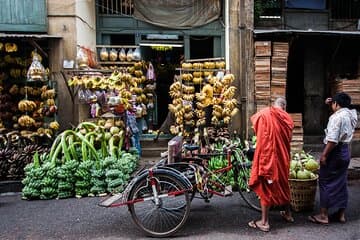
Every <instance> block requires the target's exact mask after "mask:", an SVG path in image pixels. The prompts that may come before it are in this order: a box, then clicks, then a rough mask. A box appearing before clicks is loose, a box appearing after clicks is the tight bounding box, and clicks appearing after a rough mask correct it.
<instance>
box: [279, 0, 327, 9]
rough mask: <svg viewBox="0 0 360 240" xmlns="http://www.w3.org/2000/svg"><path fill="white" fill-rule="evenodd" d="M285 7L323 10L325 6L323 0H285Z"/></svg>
mask: <svg viewBox="0 0 360 240" xmlns="http://www.w3.org/2000/svg"><path fill="white" fill-rule="evenodd" d="M285 3H286V7H287V8H305V9H317V10H323V9H325V8H326V1H325V0H311V1H309V0H287V1H285Z"/></svg>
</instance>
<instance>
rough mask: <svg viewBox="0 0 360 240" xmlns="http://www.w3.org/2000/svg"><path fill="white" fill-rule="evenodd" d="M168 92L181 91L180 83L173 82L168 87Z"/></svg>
mask: <svg viewBox="0 0 360 240" xmlns="http://www.w3.org/2000/svg"><path fill="white" fill-rule="evenodd" d="M169 89H170V91H181V83H180V82H174V83H173V84H171V85H170V88H169Z"/></svg>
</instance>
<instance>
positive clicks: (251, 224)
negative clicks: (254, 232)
mask: <svg viewBox="0 0 360 240" xmlns="http://www.w3.org/2000/svg"><path fill="white" fill-rule="evenodd" d="M248 225H249V227H251V228H254V229H258V230H260V231H262V232H269V231H270V226H265V225H262V224H261V223H260V224H259V222H257V221H255V220H253V221H250V222H249V223H248Z"/></svg>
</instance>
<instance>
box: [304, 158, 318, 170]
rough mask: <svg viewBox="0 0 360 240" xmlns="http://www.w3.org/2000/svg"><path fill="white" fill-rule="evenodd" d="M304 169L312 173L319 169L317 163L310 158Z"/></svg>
mask: <svg viewBox="0 0 360 240" xmlns="http://www.w3.org/2000/svg"><path fill="white" fill-rule="evenodd" d="M304 167H305V169H306V170H309V171H311V172H314V171H316V170H318V169H319V163H318V162H317V161H316V160H315V159H313V158H310V159H309V160H307V161H306V162H305V163H304Z"/></svg>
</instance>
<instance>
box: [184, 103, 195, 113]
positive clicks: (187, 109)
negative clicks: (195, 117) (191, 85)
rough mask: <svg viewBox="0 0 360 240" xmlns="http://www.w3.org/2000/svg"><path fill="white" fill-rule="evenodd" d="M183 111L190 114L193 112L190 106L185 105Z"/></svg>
mask: <svg viewBox="0 0 360 240" xmlns="http://www.w3.org/2000/svg"><path fill="white" fill-rule="evenodd" d="M184 109H185V112H191V111H192V110H193V109H192V105H191V104H185V105H184Z"/></svg>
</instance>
